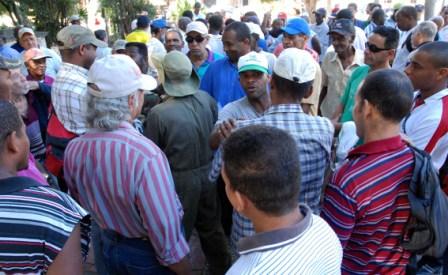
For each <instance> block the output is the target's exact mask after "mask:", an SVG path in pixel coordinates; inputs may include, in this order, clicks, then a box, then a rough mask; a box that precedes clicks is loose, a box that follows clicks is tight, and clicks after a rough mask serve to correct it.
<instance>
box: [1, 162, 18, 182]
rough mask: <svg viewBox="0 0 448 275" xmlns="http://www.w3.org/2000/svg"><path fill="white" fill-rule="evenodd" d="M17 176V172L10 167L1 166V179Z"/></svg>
mask: <svg viewBox="0 0 448 275" xmlns="http://www.w3.org/2000/svg"><path fill="white" fill-rule="evenodd" d="M14 176H17V170H15V169H12V168H11V167H9V166H5V165H0V179H5V178H9V177H14Z"/></svg>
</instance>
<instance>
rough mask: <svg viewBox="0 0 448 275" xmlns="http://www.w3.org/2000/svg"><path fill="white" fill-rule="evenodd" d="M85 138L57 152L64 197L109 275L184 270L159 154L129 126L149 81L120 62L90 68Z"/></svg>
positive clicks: (173, 203) (176, 213) (175, 209)
mask: <svg viewBox="0 0 448 275" xmlns="http://www.w3.org/2000/svg"><path fill="white" fill-rule="evenodd" d="M88 83H89V84H88V85H89V88H88V92H89V96H88V106H89V108H88V112H87V124H88V125H90V127H92V129H90V130H89V131H88V132H87V133H86V134H85V135H83V136H81V137H79V138H76V139H74V140H72V141H71V142H70V143H69V145H68V147H67V150H66V153H65V167H64V168H65V178H66V181H67V185H68V186H69V190H70V192H71V194H72V195H73V196H74V197H75V198H77V199H78V200H79V202H80V203H81V205H84V206H85V207H86V208H87V209H88V210H89V211H90V212H91V214H92V216H93V218H94V219H95V221H96V222H97V223H98V225H99V226H100V227H101V229H102V230H101V234H100V235H101V240H102V242H103V256H104V260H105V264H106V269H107V271H108V273H109V274H147V272H148V270H151V272H153V273H154V274H169V273H170V272H171V271H174V272H176V273H179V274H183V273H185V272H188V271H189V269H190V266H189V263H188V260H187V259H186V256H187V254H188V252H189V248H188V244H187V242H186V241H185V238H184V236H183V235H182V232H181V219H182V214H183V212H182V207H181V205H180V203H179V200H178V198H177V195H176V192H175V190H174V183H173V179H172V176H171V172H170V169H169V164H168V161H167V159H166V157H165V155H164V154H163V152H162V151H161V150H160V149H159V148H158V147H157V146H156V145H155V144H154V143H152V142H151V141H150V140H148V139H146V138H145V137H144V136H143V135H141V134H140V133H139V132H137V130H136V129H134V128H133V127H132V125H131V122H132V120H133V119H134V118H135V117H136V116H137V115H138V114H139V113H140V111H141V108H142V104H143V90H152V89H154V88H155V86H156V85H157V84H156V81H155V80H154V79H153V78H151V77H150V76H147V75H143V74H142V73H141V71H140V69H139V68H138V66H137V64H136V63H135V62H134V61H133V60H132V59H131V58H130V57H128V56H126V55H110V56H107V57H104V58H102V59H99V60H97V61H95V63H94V64H93V65H92V67H91V68H90V71H89V75H88Z"/></svg>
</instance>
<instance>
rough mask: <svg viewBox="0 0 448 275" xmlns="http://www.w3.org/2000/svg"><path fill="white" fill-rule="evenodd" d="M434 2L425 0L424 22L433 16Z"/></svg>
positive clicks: (433, 0) (434, 0)
mask: <svg viewBox="0 0 448 275" xmlns="http://www.w3.org/2000/svg"><path fill="white" fill-rule="evenodd" d="M435 5H436V0H425V20H428V19H430V18H431V17H433V16H434V9H435Z"/></svg>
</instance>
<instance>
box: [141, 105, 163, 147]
mask: <svg viewBox="0 0 448 275" xmlns="http://www.w3.org/2000/svg"><path fill="white" fill-rule="evenodd" d="M144 135H145V136H146V137H147V138H149V139H150V140H152V141H153V142H154V143H155V144H156V145H157V146H159V148H163V147H164V146H163V144H161V142H162V141H163V140H164V139H163V131H162V125H161V121H160V119H159V115H158V114H157V112H156V110H155V109H152V110H151V111H149V113H148V116H147V118H146V122H145V131H144Z"/></svg>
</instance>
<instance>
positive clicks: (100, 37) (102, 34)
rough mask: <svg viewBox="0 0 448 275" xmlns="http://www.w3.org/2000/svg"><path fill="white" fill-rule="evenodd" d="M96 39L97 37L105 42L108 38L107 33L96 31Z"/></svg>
mask: <svg viewBox="0 0 448 275" xmlns="http://www.w3.org/2000/svg"><path fill="white" fill-rule="evenodd" d="M95 37H96V39H99V40H101V41H104V40H106V38H107V32H106V31H105V30H96V31H95Z"/></svg>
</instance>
